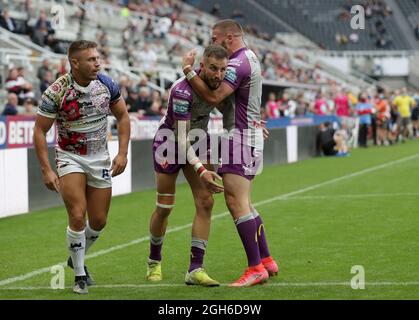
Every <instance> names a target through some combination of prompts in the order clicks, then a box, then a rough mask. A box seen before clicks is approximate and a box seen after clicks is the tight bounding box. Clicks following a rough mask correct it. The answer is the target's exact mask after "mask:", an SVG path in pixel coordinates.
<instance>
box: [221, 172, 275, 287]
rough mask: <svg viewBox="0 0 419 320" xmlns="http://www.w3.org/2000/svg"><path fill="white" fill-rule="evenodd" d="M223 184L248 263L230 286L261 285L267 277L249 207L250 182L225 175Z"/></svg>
mask: <svg viewBox="0 0 419 320" xmlns="http://www.w3.org/2000/svg"><path fill="white" fill-rule="evenodd" d="M223 183H224V197H225V200H226V204H227V207H228V209H229V211H230V213H231V216H232V217H233V220H234V223H235V225H236V228H237V231H238V233H239V236H240V239H241V241H242V243H243V247H244V250H245V252H246V256H247V261H248V268H247V269H246V271H245V272H244V274H243V275H242V276H241V277H240V279H238V280H237V281H236V282H234V283H232V284H231V285H230V286H233V287H243V286H252V285H255V284H258V283H263V282H265V281H266V279H267V278H269V275H268V272H267V271H266V270H265V268H264V266H263V264H262V261H261V258H260V253H259V246H258V242H257V236H256V235H257V227H256V222H255V220H254V218H253V214H252V211H251V208H250V206H249V203H250V199H249V193H250V187H251V182H250V181H249V180H248V179H246V178H244V177H242V176H239V175H236V174H231V173H225V174H223Z"/></svg>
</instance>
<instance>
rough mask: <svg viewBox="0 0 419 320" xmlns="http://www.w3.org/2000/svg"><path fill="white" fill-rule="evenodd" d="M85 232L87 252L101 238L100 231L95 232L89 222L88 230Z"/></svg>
mask: <svg viewBox="0 0 419 320" xmlns="http://www.w3.org/2000/svg"><path fill="white" fill-rule="evenodd" d="M84 231H85V235H86V250H84V251H85V252H87V250H89V248H90V247H91V246H92V244H93V243H95V241H96V240H97V238H99V235H100V231H96V230H93V229H92V228H91V227H90V225H89V221H87V224H86V229H85V230H84Z"/></svg>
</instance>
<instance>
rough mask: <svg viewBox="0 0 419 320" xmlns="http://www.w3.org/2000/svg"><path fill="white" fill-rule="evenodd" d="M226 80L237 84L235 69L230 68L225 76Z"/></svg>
mask: <svg viewBox="0 0 419 320" xmlns="http://www.w3.org/2000/svg"><path fill="white" fill-rule="evenodd" d="M225 79H227V80H228V81H229V82H231V83H235V82H236V80H237V71H236V68H234V67H228V68H227V72H226V75H225Z"/></svg>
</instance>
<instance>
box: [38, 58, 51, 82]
mask: <svg viewBox="0 0 419 320" xmlns="http://www.w3.org/2000/svg"><path fill="white" fill-rule="evenodd" d="M47 71H51V67H50V65H49V60H48V59H44V60H42V65H41V66H40V67H39V68H38V72H37V73H36V75H37V77H38V79H39V81H42V80H43V79H44V78H45V73H46V72H47Z"/></svg>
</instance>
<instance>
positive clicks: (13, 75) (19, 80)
mask: <svg viewBox="0 0 419 320" xmlns="http://www.w3.org/2000/svg"><path fill="white" fill-rule="evenodd" d="M22 72H23V71H22V69H20V73H21V74H22ZM5 88H6V90H7V91H8V92H9V93H15V94H16V95H17V96H18V99H19V100H18V104H19V105H22V104H23V101H24V100H25V99H26V98H33V97H34V94H33V92H32V85H31V84H30V83H29V82H27V81H26V80H25V79H24V78H23V77H22V76H19V71H18V69H16V68H12V69H10V70H9V75H8V77H7V79H6V84H5Z"/></svg>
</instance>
